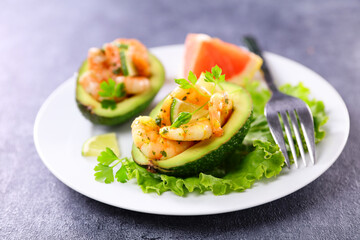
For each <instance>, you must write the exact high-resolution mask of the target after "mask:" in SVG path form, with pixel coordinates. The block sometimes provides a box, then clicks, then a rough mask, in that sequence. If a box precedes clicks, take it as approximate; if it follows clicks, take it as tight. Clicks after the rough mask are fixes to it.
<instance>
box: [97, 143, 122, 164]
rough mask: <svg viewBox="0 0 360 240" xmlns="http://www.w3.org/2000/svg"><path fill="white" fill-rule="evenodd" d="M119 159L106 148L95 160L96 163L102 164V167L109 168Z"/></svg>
mask: <svg viewBox="0 0 360 240" xmlns="http://www.w3.org/2000/svg"><path fill="white" fill-rule="evenodd" d="M118 159H119V158H118V157H117V156H116V154H115V153H114V152H113V151H112V150H111V148H108V147H107V148H106V150H105V151H102V152H101V153H100V155H99V156H98V158H97V161H98V162H99V163H102V164H104V165H107V166H110V165H111V164H112V163H113V162H114V161H115V160H118Z"/></svg>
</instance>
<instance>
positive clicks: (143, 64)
mask: <svg viewBox="0 0 360 240" xmlns="http://www.w3.org/2000/svg"><path fill="white" fill-rule="evenodd" d="M114 42H115V43H117V44H126V45H128V46H129V47H128V54H129V56H130V57H131V60H132V62H133V64H134V66H135V68H136V70H137V73H138V75H139V76H144V77H149V76H150V62H149V54H148V50H147V48H146V47H145V46H144V45H143V44H142V43H141V42H139V41H138V40H136V39H122V38H119V39H116V40H115V41H114Z"/></svg>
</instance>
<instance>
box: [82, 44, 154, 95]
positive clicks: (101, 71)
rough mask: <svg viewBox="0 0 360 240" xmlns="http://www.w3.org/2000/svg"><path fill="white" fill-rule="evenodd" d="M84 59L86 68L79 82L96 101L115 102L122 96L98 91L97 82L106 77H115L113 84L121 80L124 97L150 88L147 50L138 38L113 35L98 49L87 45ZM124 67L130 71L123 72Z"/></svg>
mask: <svg viewBox="0 0 360 240" xmlns="http://www.w3.org/2000/svg"><path fill="white" fill-rule="evenodd" d="M122 54H123V55H122ZM87 60H88V70H87V71H86V72H85V73H84V74H83V75H82V76H81V77H80V79H79V83H80V84H81V86H82V87H83V88H84V90H85V91H86V92H87V93H89V94H90V95H91V96H92V97H93V98H95V99H96V100H97V101H99V102H102V101H104V100H107V101H109V100H111V101H115V102H119V101H122V100H123V99H124V98H109V97H102V96H100V95H99V91H101V83H102V82H108V81H109V79H115V81H116V83H117V84H120V83H123V84H124V89H125V93H126V96H125V97H127V96H130V95H136V94H142V93H144V92H146V91H148V90H149V89H150V88H151V84H150V80H149V77H150V63H149V57H148V52H147V49H146V47H145V46H144V45H143V44H141V43H140V42H139V41H138V40H135V39H116V40H115V41H113V42H111V43H106V44H104V46H103V48H102V49H99V48H90V49H89V52H88V58H87ZM130 68H131V69H130ZM124 70H126V71H127V73H129V72H131V74H129V75H128V74H125V73H124ZM130 70H131V71H130ZM127 75H128V76H127Z"/></svg>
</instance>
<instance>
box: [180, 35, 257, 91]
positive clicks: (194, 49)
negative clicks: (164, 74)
mask: <svg viewBox="0 0 360 240" xmlns="http://www.w3.org/2000/svg"><path fill="white" fill-rule="evenodd" d="M261 64H262V59H261V58H260V57H259V56H257V55H256V54H254V53H251V52H249V51H247V50H245V49H243V48H240V47H238V46H236V45H234V44H231V43H227V42H224V41H222V40H220V39H218V38H211V37H210V36H208V35H206V34H196V33H190V34H188V35H187V37H186V40H185V59H184V76H187V75H188V74H189V71H193V73H194V74H195V75H196V76H197V77H199V76H200V75H201V73H202V72H205V71H209V72H210V71H211V68H212V67H214V66H215V65H218V66H219V67H220V68H221V69H222V72H223V74H225V77H226V81H229V82H233V83H236V84H239V85H242V83H243V81H244V79H245V78H248V79H252V78H253V76H254V74H255V73H256V71H258V70H259V69H260V67H261Z"/></svg>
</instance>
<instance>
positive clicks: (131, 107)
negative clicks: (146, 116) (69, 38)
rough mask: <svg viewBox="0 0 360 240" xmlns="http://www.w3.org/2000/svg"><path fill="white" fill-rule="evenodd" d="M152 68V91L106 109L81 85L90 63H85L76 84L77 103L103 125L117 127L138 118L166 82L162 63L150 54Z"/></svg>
mask: <svg viewBox="0 0 360 240" xmlns="http://www.w3.org/2000/svg"><path fill="white" fill-rule="evenodd" d="M149 61H150V68H151V77H150V89H149V90H148V91H146V92H144V93H142V94H138V95H135V96H132V97H130V98H126V99H124V100H123V101H121V102H119V103H117V104H116V108H115V109H114V110H112V109H104V108H102V107H101V103H100V102H98V101H97V100H96V99H94V98H93V97H92V96H91V95H90V94H88V93H87V92H86V91H85V89H84V88H83V87H82V86H81V85H80V83H79V79H80V77H81V75H82V74H83V73H84V72H86V71H87V69H88V63H87V61H85V62H84V63H83V64H82V66H81V68H80V70H79V74H78V78H77V82H76V102H77V104H78V107H79V109H80V111H81V113H82V114H83V115H84V116H85V117H86V118H87V119H89V120H90V121H91V122H93V123H96V124H103V125H117V124H120V123H123V122H125V121H127V120H128V119H130V118H132V117H134V116H137V115H138V114H139V113H140V112H142V111H143V110H145V108H146V107H147V106H148V105H149V104H150V103H151V101H152V100H153V98H154V97H155V95H156V94H157V93H158V91H159V90H160V88H161V87H162V85H163V84H164V80H165V71H164V67H163V65H162V64H161V62H160V61H159V60H158V59H157V58H156V57H155V56H154V55H152V54H150V53H149Z"/></svg>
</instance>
